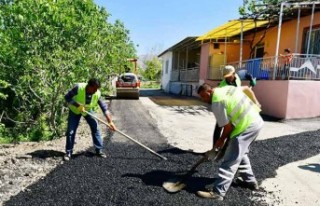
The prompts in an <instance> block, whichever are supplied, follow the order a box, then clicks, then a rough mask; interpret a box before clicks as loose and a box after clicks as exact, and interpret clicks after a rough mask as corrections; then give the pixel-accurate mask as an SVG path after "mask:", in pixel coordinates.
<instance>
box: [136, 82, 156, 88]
mask: <svg viewBox="0 0 320 206" xmlns="http://www.w3.org/2000/svg"><path fill="white" fill-rule="evenodd" d="M160 85H161V84H160V82H158V81H143V82H141V84H140V87H141V88H145V89H160Z"/></svg>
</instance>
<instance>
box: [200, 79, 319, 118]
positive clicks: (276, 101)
mask: <svg viewBox="0 0 320 206" xmlns="http://www.w3.org/2000/svg"><path fill="white" fill-rule="evenodd" d="M205 82H206V83H208V84H209V85H211V86H217V85H218V83H219V81H209V80H206V81H205ZM242 84H243V85H248V81H242ZM317 88H320V81H307V80H303V81H301V80H289V81H287V80H258V81H257V85H256V86H255V87H254V88H253V91H254V93H255V95H256V97H257V99H258V100H259V102H260V104H261V105H262V112H261V113H262V114H265V115H269V116H272V117H277V118H280V119H300V118H313V117H320V107H319V103H320V90H319V89H317Z"/></svg>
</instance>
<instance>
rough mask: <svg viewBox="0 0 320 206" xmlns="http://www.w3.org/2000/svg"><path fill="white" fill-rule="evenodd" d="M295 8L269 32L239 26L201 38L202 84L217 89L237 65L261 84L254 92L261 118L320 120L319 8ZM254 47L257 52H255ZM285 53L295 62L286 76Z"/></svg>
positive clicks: (261, 26)
mask: <svg viewBox="0 0 320 206" xmlns="http://www.w3.org/2000/svg"><path fill="white" fill-rule="evenodd" d="M297 5H298V6H297V7H296V10H295V12H296V14H295V15H294V16H292V17H290V18H288V17H285V18H283V19H282V15H281V17H280V20H279V21H277V22H273V24H271V25H270V27H269V28H268V29H267V30H266V28H265V27H266V25H267V24H268V22H264V21H255V22H254V21H252V20H251V22H250V20H235V21H230V22H228V23H226V24H224V25H222V26H220V27H217V28H215V29H213V30H211V31H209V32H208V33H206V34H204V35H203V36H200V37H199V38H198V39H197V41H201V43H202V44H201V55H200V67H199V84H202V83H204V82H206V83H208V84H210V85H213V86H214V85H217V84H218V82H219V81H220V80H221V79H222V76H221V71H222V68H223V67H224V65H228V64H229V65H233V66H235V68H236V69H237V70H238V71H240V70H245V71H249V72H250V73H252V74H253V75H254V76H255V77H256V78H257V79H258V81H257V85H256V86H255V87H254V88H253V90H254V92H255V94H256V96H257V98H258V99H259V101H260V103H261V105H262V114H265V115H269V116H273V117H277V118H281V119H297V118H312V117H319V116H320V107H319V102H320V81H319V80H320V3H319V2H310V3H306V5H299V3H298V4H297ZM283 6H284V7H285V6H290V5H286V4H283ZM299 10H300V11H299ZM256 30H257V31H258V32H255V31H256ZM254 36H255V37H256V38H254ZM261 36H264V38H261ZM261 39H262V40H261ZM258 41H260V42H259V43H258V44H256V43H257V42H258ZM252 42H253V45H255V44H256V46H255V47H254V48H253V49H252V50H251V49H250V43H252ZM286 48H290V50H291V52H292V53H293V59H292V60H291V62H290V65H289V69H287V71H286V72H284V64H285V62H284V61H285V60H284V59H283V58H281V56H280V54H281V53H283V51H284V50H285V49H286ZM243 84H248V82H247V81H245V80H243ZM194 95H196V94H195V93H194Z"/></svg>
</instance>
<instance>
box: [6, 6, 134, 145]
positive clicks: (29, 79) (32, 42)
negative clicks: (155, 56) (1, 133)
mask: <svg viewBox="0 0 320 206" xmlns="http://www.w3.org/2000/svg"><path fill="white" fill-rule="evenodd" d="M108 17H109V13H108V12H107V11H106V10H105V8H100V7H98V6H97V5H96V4H94V3H93V1H92V0H59V1H56V0H38V1H34V0H23V1H16V0H0V45H1V47H0V70H1V72H0V79H3V80H5V81H6V82H8V83H9V84H10V85H11V86H10V90H9V91H7V95H8V98H7V99H6V100H3V99H2V100H0V111H5V113H6V117H8V119H10V121H11V122H13V123H14V125H13V126H14V127H13V128H12V132H13V133H12V135H13V136H17V137H21V136H23V137H24V138H25V137H26V138H29V139H32V140H40V139H46V138H52V137H56V136H59V135H60V134H62V133H61V132H62V131H63V129H64V128H63V122H65V121H64V117H65V115H64V109H63V104H64V98H63V95H64V93H65V92H66V91H67V89H69V88H71V87H72V85H73V84H74V83H75V82H86V81H87V80H88V79H89V78H90V77H97V78H99V79H100V80H101V81H102V82H106V81H107V80H108V75H109V74H111V73H117V71H118V70H119V68H122V67H123V65H124V64H125V63H126V59H127V58H129V57H133V56H135V48H134V46H133V43H132V42H131V41H130V38H129V31H128V30H127V29H125V27H124V25H123V24H122V23H121V22H120V21H116V22H115V23H114V24H110V23H108V22H107V20H108ZM9 117H10V118H9Z"/></svg>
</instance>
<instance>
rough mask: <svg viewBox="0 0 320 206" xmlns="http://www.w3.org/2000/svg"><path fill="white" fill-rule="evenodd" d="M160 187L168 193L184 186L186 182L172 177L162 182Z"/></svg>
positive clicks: (179, 189) (177, 190)
mask: <svg viewBox="0 0 320 206" xmlns="http://www.w3.org/2000/svg"><path fill="white" fill-rule="evenodd" d="M162 187H163V188H164V189H165V190H166V191H167V192H169V193H176V192H179V191H181V190H182V189H183V188H185V187H186V184H185V183H183V182H181V181H179V180H177V179H172V180H168V181H166V182H164V183H163V184H162Z"/></svg>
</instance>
